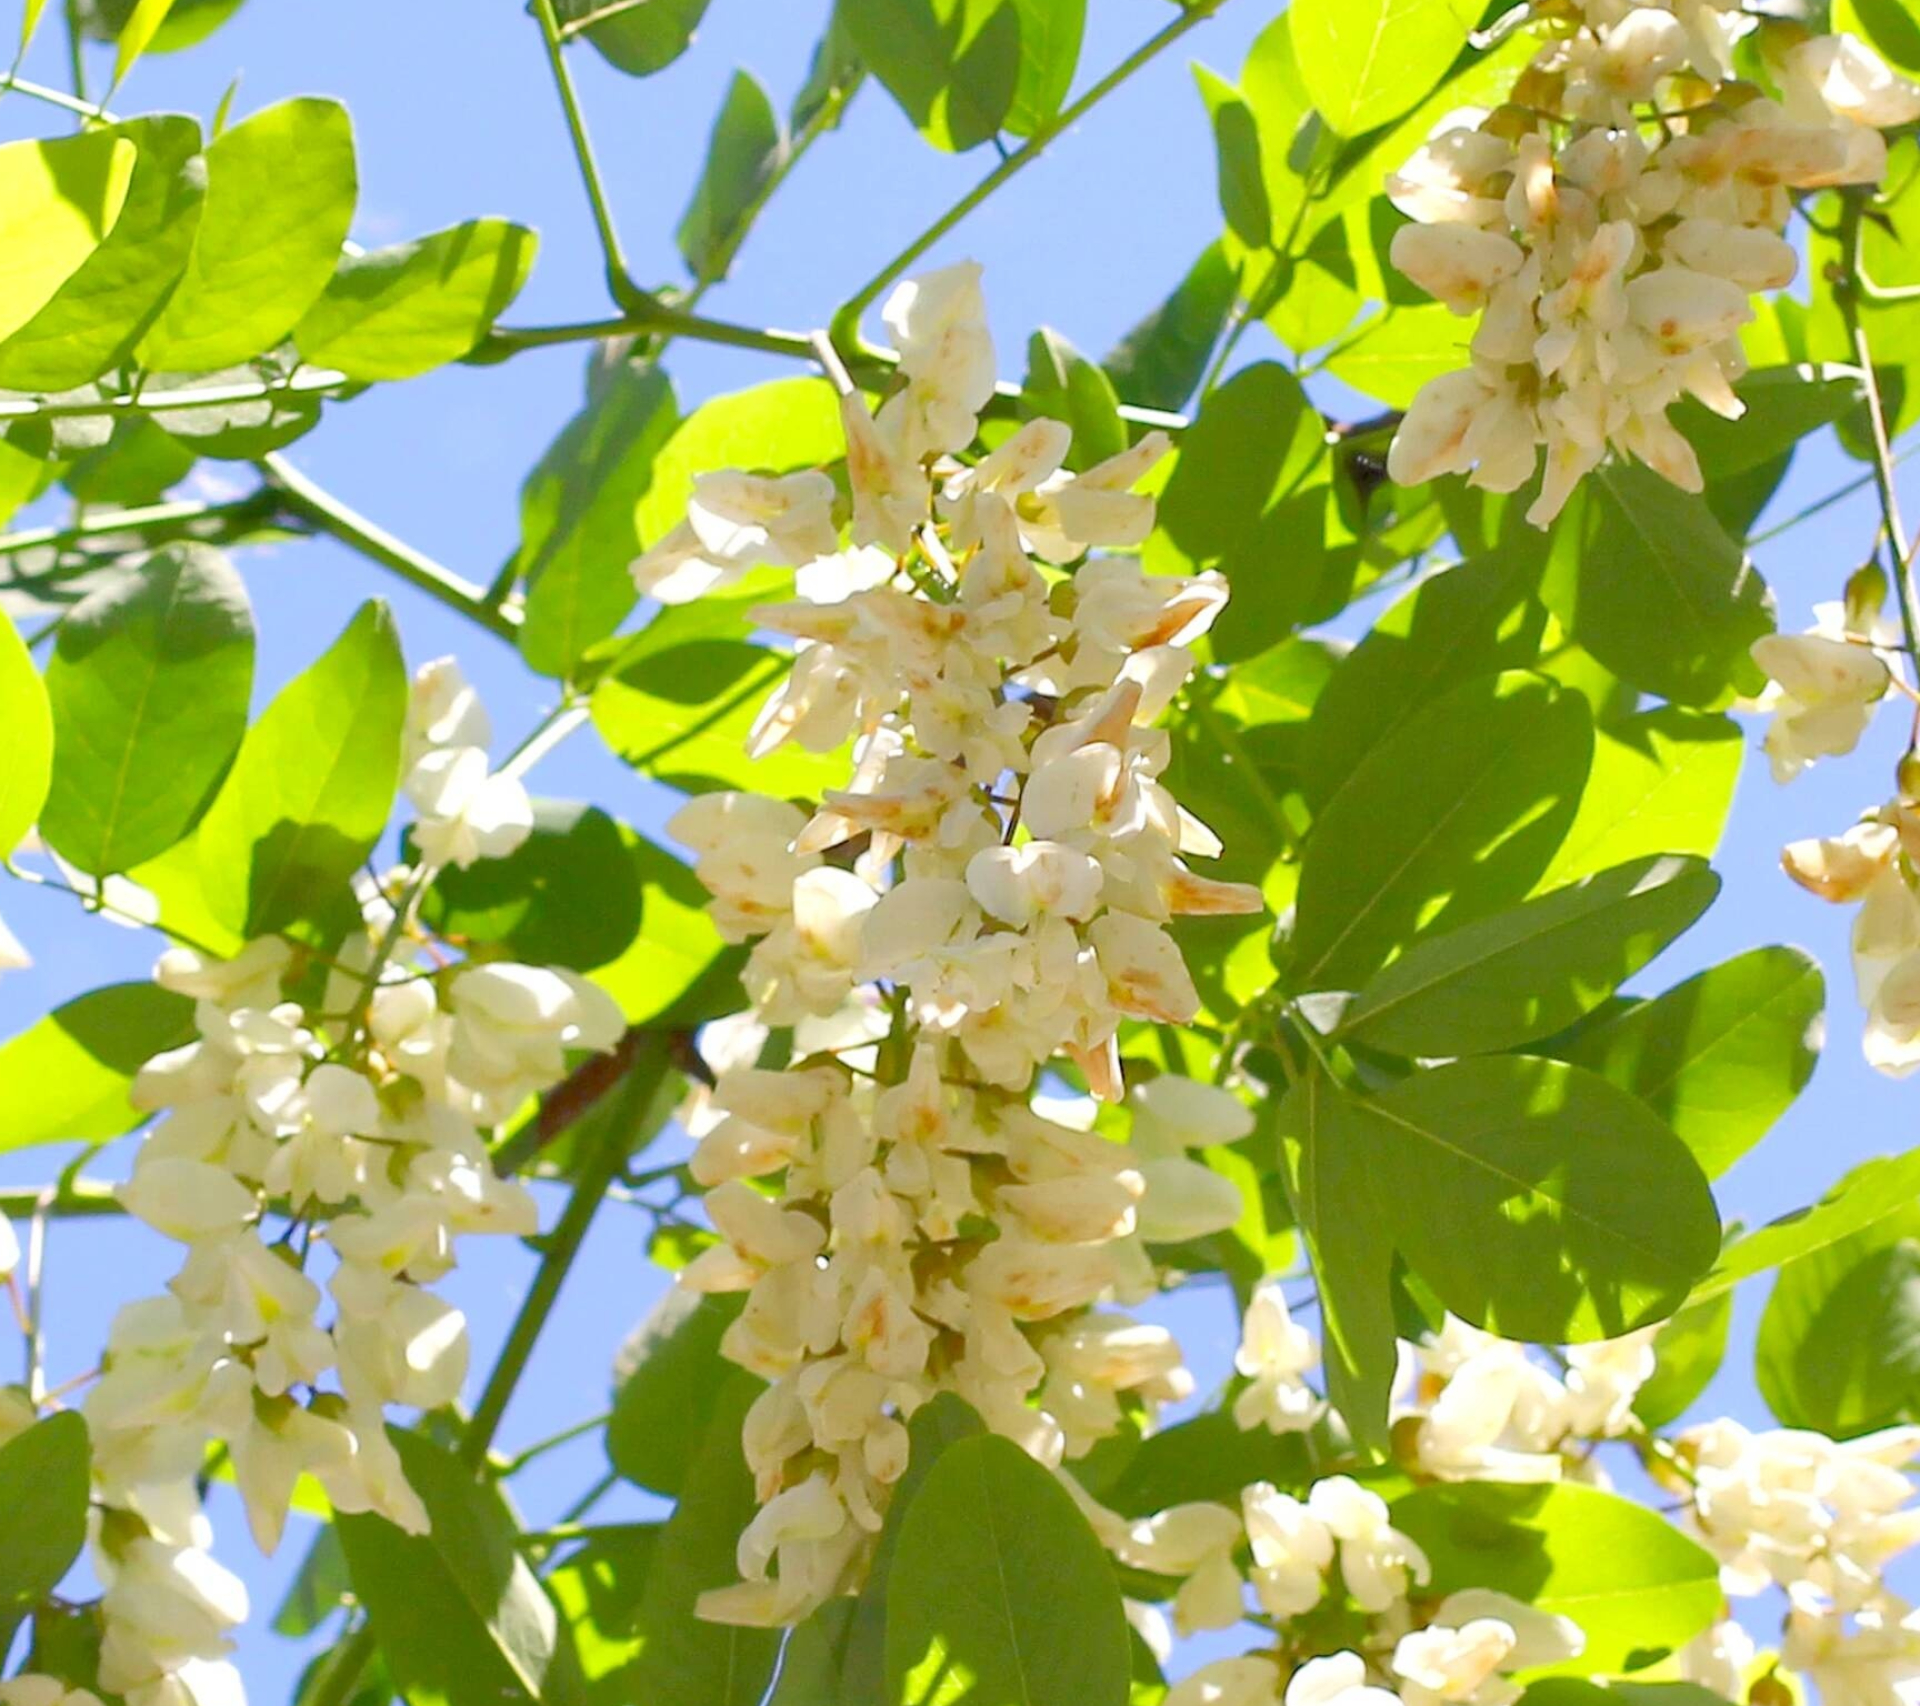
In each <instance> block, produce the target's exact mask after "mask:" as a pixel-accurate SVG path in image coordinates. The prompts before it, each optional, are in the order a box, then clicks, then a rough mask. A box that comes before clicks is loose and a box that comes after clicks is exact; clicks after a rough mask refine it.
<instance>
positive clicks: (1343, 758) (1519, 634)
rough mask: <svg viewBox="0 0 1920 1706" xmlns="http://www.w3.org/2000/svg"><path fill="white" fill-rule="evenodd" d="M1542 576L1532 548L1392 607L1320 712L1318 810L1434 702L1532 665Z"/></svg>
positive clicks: (1313, 765)
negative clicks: (1539, 577) (1459, 689)
mask: <svg viewBox="0 0 1920 1706" xmlns="http://www.w3.org/2000/svg"><path fill="white" fill-rule="evenodd" d="M1537 573H1538V564H1537V563H1536V562H1535V561H1533V560H1532V559H1531V558H1530V556H1529V555H1528V553H1527V552H1526V551H1524V550H1521V549H1507V550H1501V551H1497V552H1494V553H1491V554H1489V555H1487V556H1484V557H1478V558H1475V559H1474V560H1473V561H1470V562H1465V563H1461V564H1459V565H1457V566H1456V567H1454V568H1451V569H1448V570H1446V571H1444V572H1443V573H1440V574H1437V575H1433V576H1431V577H1430V578H1428V579H1426V580H1423V581H1422V582H1421V583H1420V584H1419V585H1418V586H1416V587H1415V588H1414V589H1413V590H1412V591H1411V592H1409V593H1407V594H1406V595H1405V596H1403V597H1402V598H1400V599H1398V600H1396V601H1395V603H1394V604H1393V606H1392V607H1391V608H1390V609H1388V610H1387V611H1386V612H1385V613H1384V614H1383V615H1382V616H1381V617H1380V619H1379V621H1377V622H1376V623H1375V624H1374V625H1373V627H1372V629H1371V630H1370V631H1369V632H1368V634H1367V636H1366V638H1365V639H1363V640H1362V641H1361V642H1360V643H1359V645H1357V646H1355V647H1354V648H1353V650H1352V651H1351V652H1349V653H1348V654H1347V655H1346V657H1345V658H1343V659H1342V660H1341V662H1340V666H1339V668H1337V669H1336V670H1335V671H1334V672H1333V678H1332V679H1331V680H1330V681H1329V682H1328V683H1327V687H1326V691H1325V692H1324V693H1322V694H1321V695H1320V697H1319V699H1318V700H1317V701H1316V703H1315V705H1314V708H1313V725H1312V727H1311V729H1310V730H1309V732H1308V744H1307V749H1306V754H1305V764H1304V777H1303V780H1304V782H1305V784H1306V792H1307V797H1308V798H1309V799H1310V800H1311V801H1312V802H1313V803H1314V805H1315V807H1316V808H1318V807H1323V806H1324V805H1325V804H1326V802H1327V801H1328V800H1330V799H1332V798H1333V797H1334V795H1335V794H1337V793H1338V792H1339V791H1340V789H1341V788H1342V787H1343V786H1344V785H1345V784H1346V783H1347V782H1348V781H1350V780H1351V779H1352V778H1353V777H1354V775H1355V774H1356V773H1357V772H1358V770H1359V768H1360V766H1361V764H1362V762H1363V761H1364V760H1365V759H1366V758H1367V756H1368V755H1369V754H1370V753H1372V752H1373V751H1374V750H1375V749H1376V748H1378V747H1381V746H1383V745H1385V744H1386V742H1387V741H1388V740H1389V739H1391V738H1392V737H1394V736H1395V735H1396V734H1397V733H1398V732H1399V731H1400V730H1401V729H1402V728H1403V727H1405V726H1406V725H1407V724H1408V723H1409V721H1410V720H1412V719H1415V718H1417V717H1419V716H1420V714H1421V713H1423V712H1424V711H1425V710H1426V709H1427V707H1428V706H1430V705H1431V704H1433V703H1434V701H1435V700H1437V699H1439V698H1441V697H1443V696H1444V695H1445V694H1447V693H1449V692H1452V691H1453V690H1454V689H1455V688H1457V687H1459V686H1460V685H1461V684H1462V683H1464V682H1467V681H1471V680H1473V679H1474V678H1475V677H1476V676H1485V675H1491V674H1493V673H1494V672H1495V671H1497V670H1503V669H1523V668H1529V667H1531V666H1532V665H1533V664H1534V663H1535V661H1536V660H1537V659H1538V657H1539V655H1540V643H1541V636H1542V632H1543V630H1544V628H1545V626H1546V612H1545V611H1544V610H1543V609H1542V608H1541V606H1540V604H1539V603H1538V601H1537V600H1536V599H1535V598H1534V596H1533V586H1534V581H1535V579H1536V577H1537ZM1589 786H1591V784H1589Z"/></svg>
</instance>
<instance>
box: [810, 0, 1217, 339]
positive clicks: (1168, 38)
mask: <svg viewBox="0 0 1920 1706" xmlns="http://www.w3.org/2000/svg"><path fill="white" fill-rule="evenodd" d="M1225 4H1226V0H1192V3H1191V4H1190V5H1189V6H1188V7H1187V9H1186V10H1185V11H1184V12H1182V13H1181V14H1180V16H1179V17H1178V18H1176V19H1174V21H1173V22H1172V23H1170V24H1168V25H1167V26H1166V28H1165V29H1163V30H1161V31H1160V32H1159V33H1158V34H1156V35H1153V36H1150V37H1149V38H1148V39H1147V40H1146V41H1144V42H1142V43H1141V44H1140V46H1139V47H1137V48H1135V49H1134V50H1133V52H1132V53H1130V54H1128V55H1127V57H1126V58H1125V59H1123V60H1121V61H1120V63H1119V64H1118V65H1116V66H1115V67H1114V68H1113V69H1112V70H1111V71H1109V72H1108V73H1107V74H1106V76H1104V77H1102V78H1101V79H1100V81H1099V82H1097V83H1095V84H1094V85H1093V86H1092V88H1090V89H1088V90H1087V92H1086V93H1085V94H1084V95H1082V96H1081V97H1080V98H1079V99H1078V100H1077V101H1074V102H1072V103H1071V104H1069V105H1067V106H1064V107H1062V108H1061V109H1060V111H1059V112H1057V113H1055V114H1054V115H1053V117H1052V118H1050V119H1048V120H1047V122H1046V123H1045V124H1043V125H1041V126H1040V127H1039V128H1038V129H1037V130H1035V131H1034V133H1033V135H1032V136H1030V137H1028V138H1027V140H1026V142H1025V143H1023V144H1022V145H1021V146H1020V147H1019V148H1016V149H1015V150H1014V151H1013V152H1012V153H1011V154H1008V155H1007V156H1005V157H1004V158H1003V159H1002V160H1001V162H1000V164H999V165H997V166H995V167H994V169H993V170H992V171H991V172H989V173H988V174H987V175H986V176H985V177H984V178H982V179H981V180H980V181H979V182H978V183H977V184H975V185H974V186H973V188H972V189H970V190H968V191H967V193H966V194H965V195H963V196H962V197H961V198H960V199H959V200H958V201H957V202H955V203H954V204H953V206H951V207H950V208H948V209H947V211H946V212H945V213H943V214H941V215H940V217H939V218H938V219H936V220H934V222H933V223H932V224H931V225H929V226H928V227H927V228H926V229H925V230H924V231H922V232H921V233H920V234H919V235H918V236H917V237H915V238H914V239H913V240H912V241H911V242H910V243H908V244H907V246H906V247H905V248H904V249H902V250H901V251H900V252H899V254H897V255H895V256H894V257H893V259H892V260H890V261H888V262H887V264H886V265H885V266H883V267H882V268H881V269H880V270H879V271H878V272H877V273H875V274H874V275H873V277H872V278H870V279H868V280H867V282H866V283H865V284H863V285H862V286H861V287H860V288H859V289H858V290H856V291H855V292H854V293H853V295H852V296H850V297H849V298H848V299H847V301H846V304H845V305H844V306H843V307H842V308H841V310H840V312H839V313H838V314H836V315H835V316H834V321H833V333H834V341H835V342H836V343H839V344H842V345H845V346H847V347H850V348H853V347H858V345H859V342H860V336H859V333H860V316H861V314H862V313H863V312H865V310H866V309H868V308H869V307H871V306H872V305H873V303H874V302H875V301H876V300H877V299H878V297H879V295H880V293H881V291H883V290H885V289H886V288H887V286H888V285H890V284H891V283H892V282H893V281H894V280H895V279H896V278H898V277H899V276H900V275H901V274H902V273H903V272H905V271H906V270H907V268H908V267H910V266H912V265H913V263H914V262H915V261H917V260H919V258H920V257H921V256H922V255H924V254H925V253H926V252H927V251H928V250H929V249H931V248H932V247H933V245H934V244H935V243H937V242H939V241H940V239H941V238H942V237H944V236H945V235H946V234H947V233H948V232H949V231H951V230H952V229H953V228H954V227H955V226H956V225H958V224H959V223H960V222H961V220H963V219H965V218H966V216H967V215H968V214H970V213H971V212H973V210H974V209H975V208H976V207H978V206H979V205H980V204H981V203H982V202H983V201H985V200H986V199H987V198H988V197H989V196H991V195H992V194H993V193H994V191H996V190H997V189H999V188H1000V186H1001V185H1002V184H1004V183H1006V182H1007V180H1008V179H1010V178H1012V177H1014V176H1015V175H1017V174H1018V173H1020V172H1022V171H1024V170H1025V169H1026V168H1027V167H1028V166H1030V165H1032V164H1033V162H1034V161H1035V160H1037V159H1039V157H1040V156H1041V155H1042V154H1043V153H1045V152H1046V149H1047V145H1048V144H1049V143H1050V142H1052V141H1053V139H1054V138H1055V137H1056V136H1058V135H1059V134H1060V133H1061V132H1062V131H1064V130H1066V129H1068V128H1069V127H1070V126H1072V125H1074V124H1075V123H1077V122H1078V121H1079V120H1080V119H1082V118H1084V117H1085V116H1086V115H1087V114H1088V113H1090V112H1092V111H1093V109H1094V108H1095V107H1097V106H1098V105H1099V104H1100V103H1101V102H1102V101H1104V100H1105V99H1106V98H1107V97H1108V96H1109V95H1111V94H1112V93H1113V92H1114V91H1115V90H1116V89H1118V88H1120V87H1121V86H1122V85H1123V84H1124V83H1126V82H1127V81H1128V80H1129V79H1130V78H1132V77H1133V76H1134V74H1135V73H1136V72H1138V71H1140V70H1142V69H1144V68H1145V67H1146V66H1148V65H1150V64H1152V63H1153V61H1154V60H1155V59H1157V58H1159V56H1160V55H1161V54H1162V53H1164V52H1165V51H1166V50H1167V49H1168V48H1170V47H1172V46H1173V44H1174V43H1175V42H1177V41H1179V40H1180V38H1181V37H1182V36H1184V35H1186V34H1187V32H1188V31H1190V30H1192V29H1194V28H1196V27H1197V26H1198V25H1200V24H1203V23H1205V22H1206V21H1207V20H1208V19H1209V18H1211V17H1212V16H1213V15H1214V13H1216V12H1217V11H1219V10H1220V8H1221V7H1222V6H1224V5H1225Z"/></svg>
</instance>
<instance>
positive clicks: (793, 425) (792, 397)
mask: <svg viewBox="0 0 1920 1706" xmlns="http://www.w3.org/2000/svg"><path fill="white" fill-rule="evenodd" d="M845 451H846V446H845V443H844V441H843V439H842V436H841V430H840V403H839V399H838V397H837V396H836V395H835V393H834V389H833V387H832V386H831V385H829V384H827V382H826V381H825V380H823V379H773V380H769V381H767V382H766V383H765V384H763V385H753V386H749V387H748V388H747V389H746V390H744V391H728V392H723V393H722V394H721V395H720V396H718V397H709V398H708V399H707V400H706V402H704V403H702V404H701V405H700V406H699V408H697V409H695V410H694V411H693V413H692V414H690V415H688V416H687V417H686V419H685V420H683V421H681V422H679V423H678V424H677V425H676V426H675V427H674V428H673V436H672V437H671V438H669V439H668V440H667V442H666V444H665V445H664V446H663V447H662V449H661V451H660V453H659V456H658V458H657V460H656V461H655V462H654V465H653V478H652V480H651V481H650V482H649V483H647V484H646V485H645V486H644V487H643V488H642V490H641V491H640V493H639V503H638V507H637V511H636V515H635V520H636V522H637V523H638V526H639V530H640V543H642V544H643V545H653V544H657V543H658V542H659V541H660V540H661V539H663V538H664V537H665V536H666V535H667V534H668V533H670V532H671V531H672V530H673V529H674V528H675V527H677V526H678V525H679V524H680V523H681V522H682V521H684V520H686V517H687V500H688V499H689V498H691V497H692V496H693V477H694V476H695V475H696V474H705V473H709V472H711V471H712V470H713V469H715V468H743V469H748V470H752V471H755V472H759V473H764V474H790V473H792V472H793V471H794V470H795V469H798V468H818V467H821V466H823V465H824V464H826V463H829V462H834V461H837V460H838V459H839V458H840V457H841V456H842V455H844V454H845Z"/></svg>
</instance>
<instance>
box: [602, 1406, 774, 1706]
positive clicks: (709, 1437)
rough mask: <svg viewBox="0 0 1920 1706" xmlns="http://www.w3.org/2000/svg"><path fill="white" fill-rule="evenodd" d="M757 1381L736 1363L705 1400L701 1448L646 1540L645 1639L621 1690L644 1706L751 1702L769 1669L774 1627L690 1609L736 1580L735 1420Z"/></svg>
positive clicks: (750, 1504) (641, 1624)
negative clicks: (649, 1548) (654, 1540)
mask: <svg viewBox="0 0 1920 1706" xmlns="http://www.w3.org/2000/svg"><path fill="white" fill-rule="evenodd" d="M759 1390H760V1382H759V1381H758V1380H756V1379H754V1378H753V1376H751V1375H749V1374H746V1373H742V1372H736V1373H735V1375H734V1377H733V1378H732V1379H731V1380H730V1381H729V1382H728V1383H727V1384H726V1385H725V1386H723V1387H722V1388H721V1390H720V1392H719V1395H718V1396H717V1397H716V1398H715V1400H714V1402H713V1403H712V1404H711V1405H710V1406H709V1408H708V1410H707V1412H706V1417H705V1419H706V1424H707V1425H706V1431H705V1433H704V1435H703V1436H702V1439H701V1444H700V1450H699V1454H698V1455H697V1456H696V1457H695V1458H694V1460H693V1462H692V1463H691V1465H689V1467H688V1471H687V1476H686V1480H685V1482H684V1484H683V1486H682V1489H681V1494H680V1503H679V1504H678V1505H677V1506H675V1508H674V1512H673V1515H672V1516H671V1517H670V1518H669V1519H668V1521H667V1525H666V1527H665V1528H664V1529H663V1530H661V1533H660V1539H659V1543H658V1544H657V1545H656V1547H655V1548H654V1562H653V1567H652V1569H651V1570H649V1571H648V1573H647V1587H646V1592H645V1594H644V1595H643V1596H642V1600H641V1606H640V1615H639V1617H638V1619H637V1622H636V1627H637V1629H638V1631H639V1633H640V1634H641V1635H642V1637H643V1639H644V1641H645V1645H644V1646H643V1647H642V1648H641V1650H640V1654H639V1657H638V1658H637V1659H636V1660H635V1661H634V1663H633V1665H632V1667H631V1668H630V1670H629V1671H628V1673H627V1674H628V1675H629V1676H630V1678H631V1683H632V1693H631V1695H630V1696H629V1698H630V1699H633V1700H644V1701H646V1702H647V1706H758V1702H759V1699H760V1697H761V1695H762V1694H764V1693H765V1692H766V1688H767V1683H768V1682H769V1681H770V1680H771V1678H772V1676H773V1670H774V1665H775V1662H776V1661H777V1659H778V1657H779V1653H780V1632H779V1630H777V1629H745V1628H739V1627H735V1626H732V1625H729V1624H725V1623H708V1622H703V1621H701V1620H700V1619H698V1618H697V1617H695V1615H694V1604H695V1602H696V1601H697V1600H698V1599H699V1597H700V1595H701V1594H702V1593H704V1592H706V1591H707V1590H708V1589H709V1588H717V1587H724V1586H726V1585H728V1584H729V1583H731V1582H734V1581H736V1580H738V1573H737V1569H736V1566H735V1563H734V1544H735V1542H736V1541H737V1540H738V1539H739V1537H740V1531H741V1529H743V1528H744V1527H745V1526H746V1525H747V1523H748V1522H749V1521H751V1520H752V1517H753V1514H754V1510H755V1503H754V1496H753V1477H752V1476H751V1475H750V1474H749V1473H748V1471H747V1465H746V1460H745V1459H744V1458H743V1457H742V1456H741V1454H740V1427H741V1423H742V1421H743V1420H744V1419H745V1416H746V1413H747V1407H748V1406H749V1405H750V1404H751V1403H752V1402H753V1399H754V1395H755V1394H756V1393H757V1392H758V1391H759Z"/></svg>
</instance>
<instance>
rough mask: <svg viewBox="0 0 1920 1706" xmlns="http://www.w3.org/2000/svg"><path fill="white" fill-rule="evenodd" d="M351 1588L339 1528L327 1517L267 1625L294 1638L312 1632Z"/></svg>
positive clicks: (333, 1611)
mask: <svg viewBox="0 0 1920 1706" xmlns="http://www.w3.org/2000/svg"><path fill="white" fill-rule="evenodd" d="M352 1591H353V1580H352V1578H351V1577H350V1576H349V1575H348V1574H347V1554H346V1552H345V1551H344V1550H343V1549H342V1547H341V1545H340V1531H339V1530H338V1529H337V1528H335V1527H334V1526H333V1524H332V1522H331V1521H329V1522H328V1523H327V1524H326V1525H325V1526H324V1527H322V1528H321V1530H320V1532H319V1533H318V1534H316V1535H315V1536H314V1537H313V1544H312V1545H311V1546H309V1547H308V1548H307V1555H306V1556H305V1557H304V1558H302V1559H301V1560H300V1569H299V1572H298V1573H297V1574H296V1575H295V1576H294V1578H293V1581H292V1583H291V1585H290V1586H289V1587H288V1588H287V1592H286V1597H285V1598H284V1599H282V1600H281V1601H280V1607H279V1609H278V1610H277V1611H275V1612H274V1614H273V1622H272V1623H271V1624H269V1625H268V1627H269V1628H271V1629H272V1630H273V1632H274V1633H275V1634H276V1635H290V1636H293V1637H295V1638H298V1637H299V1636H302V1635H311V1634H312V1633H313V1632H314V1630H316V1629H318V1628H319V1627H320V1626H321V1625H322V1624H323V1623H325V1622H326V1621H327V1619H328V1618H330V1617H332V1616H333V1614H334V1613H335V1612H337V1611H339V1610H340V1609H341V1607H342V1606H344V1605H345V1604H346V1602H347V1596H348V1595H349V1594H351V1593H352Z"/></svg>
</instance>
